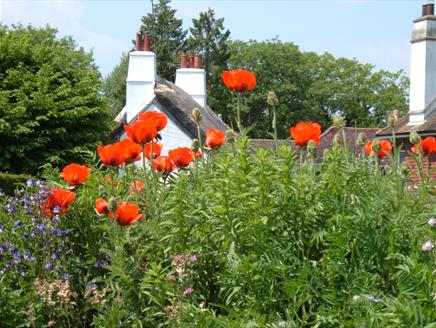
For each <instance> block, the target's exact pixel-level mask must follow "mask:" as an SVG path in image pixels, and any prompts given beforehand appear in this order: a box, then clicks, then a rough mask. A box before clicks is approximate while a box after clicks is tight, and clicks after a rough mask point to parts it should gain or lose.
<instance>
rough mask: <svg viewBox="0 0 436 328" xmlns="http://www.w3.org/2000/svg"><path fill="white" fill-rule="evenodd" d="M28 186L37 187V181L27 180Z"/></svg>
mask: <svg viewBox="0 0 436 328" xmlns="http://www.w3.org/2000/svg"><path fill="white" fill-rule="evenodd" d="M26 184H27V185H28V186H29V187H35V185H36V183H35V180H33V179H27V181H26Z"/></svg>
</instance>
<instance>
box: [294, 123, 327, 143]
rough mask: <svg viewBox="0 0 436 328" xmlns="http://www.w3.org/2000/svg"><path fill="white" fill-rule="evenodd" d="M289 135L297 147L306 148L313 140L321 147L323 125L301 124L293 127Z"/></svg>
mask: <svg viewBox="0 0 436 328" xmlns="http://www.w3.org/2000/svg"><path fill="white" fill-rule="evenodd" d="M289 133H290V134H291V136H292V138H294V142H295V144H296V145H297V146H300V147H305V146H306V145H307V143H308V142H309V141H310V140H312V141H313V142H314V143H315V144H317V145H319V142H320V141H319V137H320V136H321V125H319V124H318V123H315V122H307V123H306V122H300V123H298V124H297V125H296V126H293V127H292V128H291V129H290V130H289Z"/></svg>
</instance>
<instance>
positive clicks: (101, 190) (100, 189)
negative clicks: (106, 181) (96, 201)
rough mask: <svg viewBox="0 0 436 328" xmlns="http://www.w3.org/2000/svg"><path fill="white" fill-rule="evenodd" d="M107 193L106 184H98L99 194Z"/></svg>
mask: <svg viewBox="0 0 436 328" xmlns="http://www.w3.org/2000/svg"><path fill="white" fill-rule="evenodd" d="M105 193H106V188H105V186H102V185H99V186H98V194H99V195H104V194H105Z"/></svg>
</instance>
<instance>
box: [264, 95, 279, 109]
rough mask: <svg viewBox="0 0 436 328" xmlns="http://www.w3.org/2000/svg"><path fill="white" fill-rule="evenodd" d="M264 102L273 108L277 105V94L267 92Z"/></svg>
mask: <svg viewBox="0 0 436 328" xmlns="http://www.w3.org/2000/svg"><path fill="white" fill-rule="evenodd" d="M266 102H267V104H268V105H270V106H272V107H275V106H277V105H278V104H279V99H278V98H277V94H276V93H275V92H274V91H270V92H268V95H267V97H266Z"/></svg>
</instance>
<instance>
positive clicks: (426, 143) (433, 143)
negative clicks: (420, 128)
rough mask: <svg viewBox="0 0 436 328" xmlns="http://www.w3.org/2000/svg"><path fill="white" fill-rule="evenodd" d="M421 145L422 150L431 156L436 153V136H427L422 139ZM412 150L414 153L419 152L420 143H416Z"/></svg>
mask: <svg viewBox="0 0 436 328" xmlns="http://www.w3.org/2000/svg"><path fill="white" fill-rule="evenodd" d="M419 146H420V147H421V150H422V152H423V153H424V155H426V156H431V155H433V154H436V138H435V137H427V138H425V139H422V140H421V141H420V142H419ZM412 151H413V152H414V153H418V145H414V146H413V147H412Z"/></svg>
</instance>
